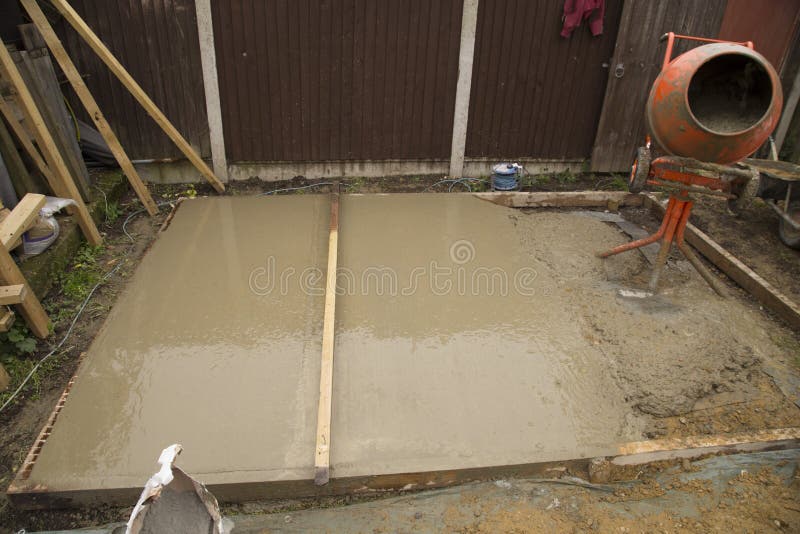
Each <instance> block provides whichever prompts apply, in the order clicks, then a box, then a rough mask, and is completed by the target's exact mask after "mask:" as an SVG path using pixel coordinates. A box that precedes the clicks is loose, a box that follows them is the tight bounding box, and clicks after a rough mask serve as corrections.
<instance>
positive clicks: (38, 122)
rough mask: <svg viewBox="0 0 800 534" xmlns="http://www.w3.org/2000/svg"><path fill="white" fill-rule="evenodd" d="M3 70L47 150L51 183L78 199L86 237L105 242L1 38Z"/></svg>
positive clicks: (0, 70) (77, 215)
mask: <svg viewBox="0 0 800 534" xmlns="http://www.w3.org/2000/svg"><path fill="white" fill-rule="evenodd" d="M0 73H2V75H3V77H4V78H6V80H8V82H10V83H11V86H12V87H13V88H14V90H15V91H16V94H17V99H18V102H19V104H20V107H21V108H22V112H23V113H24V115H25V120H26V121H28V123H29V125H30V127H31V128H32V129H33V131H34V134H35V136H36V143H37V144H38V145H39V149H40V150H41V151H42V153H43V154H44V159H45V160H46V161H47V167H48V168H49V169H50V170H51V171H52V173H51V175H50V178H52V180H51V181H50V187H51V188H52V189H53V192H54V193H55V194H56V195H57V196H59V197H63V198H71V199H73V200H74V201H75V204H76V206H75V207H74V209H72V210H71V212H72V213H73V214H74V215H75V218H76V220H77V222H78V225H79V226H80V228H81V230H82V231H83V235H84V236H86V241H88V242H89V243H90V244H92V245H99V244H100V243H102V242H103V238H102V237H101V236H100V232H99V231H98V230H97V226H96V225H95V224H94V220H93V219H92V216H91V215H90V214H89V210H88V209H87V208H86V204H84V203H83V199H82V198H81V194H80V192H79V191H78V188H77V186H76V185H75V182H74V181H73V180H72V177H71V176H70V175H69V171H68V170H67V166H66V164H65V163H64V158H63V157H62V156H61V153H60V152H59V151H58V148H57V147H56V144H55V141H54V140H53V137H52V135H51V134H50V132H49V131H48V129H47V125H46V124H45V122H44V119H43V118H42V115H41V113H40V112H39V109H38V108H37V107H36V103H35V102H34V100H33V96H32V95H31V93H30V91H29V90H28V88H27V87H26V86H25V82H24V81H23V80H22V76H21V75H20V73H19V70H17V66H16V65H15V64H14V60H13V59H12V58H11V54H9V52H8V49H7V48H6V46H5V43H3V42H2V41H0Z"/></svg>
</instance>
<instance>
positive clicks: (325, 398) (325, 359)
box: [314, 184, 339, 486]
mask: <svg viewBox="0 0 800 534" xmlns="http://www.w3.org/2000/svg"><path fill="white" fill-rule="evenodd" d="M338 190H339V185H338V184H336V186H334V193H332V194H331V219H330V232H329V235H328V272H327V278H326V283H325V313H324V317H323V323H322V359H321V363H320V379H319V405H318V407H317V408H318V409H317V444H316V448H315V454H314V483H315V484H316V485H318V486H322V485H325V484H327V483H328V481H329V480H330V468H331V401H332V397H333V344H334V329H335V327H334V323H335V317H336V268H337V265H338V250H339V192H338Z"/></svg>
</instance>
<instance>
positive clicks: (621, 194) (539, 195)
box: [466, 191, 645, 211]
mask: <svg viewBox="0 0 800 534" xmlns="http://www.w3.org/2000/svg"><path fill="white" fill-rule="evenodd" d="M466 194H468V195H473V196H475V197H477V198H480V199H482V200H488V201H489V202H493V203H495V204H499V205H501V206H506V207H508V208H600V207H605V208H607V209H609V210H612V211H615V210H617V209H618V208H620V207H622V206H641V205H642V203H643V202H644V198H645V197H644V196H642V195H639V194H636V193H628V192H627V191H559V192H549V191H532V192H522V191H509V192H504V193H498V192H494V193H466Z"/></svg>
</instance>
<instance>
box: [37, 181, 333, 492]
mask: <svg viewBox="0 0 800 534" xmlns="http://www.w3.org/2000/svg"><path fill="white" fill-rule="evenodd" d="M273 200H275V201H273ZM327 218H328V203H327V199H326V198H325V197H322V196H305V197H301V196H295V197H287V198H280V199H265V198H212V199H198V200H192V201H187V202H184V203H183V204H182V205H181V206H180V208H179V210H178V212H177V213H176V215H175V217H174V219H173V221H172V223H171V225H170V226H169V228H168V229H167V230H166V231H165V232H164V233H163V234H161V235H160V236H159V238H158V239H157V240H156V242H155V243H154V244H153V247H152V249H151V250H150V251H148V253H147V254H146V255H145V257H144V259H143V260H142V262H141V264H140V265H139V266H138V268H137V270H136V272H135V274H134V275H133V277H132V279H131V280H130V283H129V285H128V287H127V288H126V290H125V292H124V294H123V295H122V296H121V297H120V299H119V300H118V301H117V303H116V304H115V306H114V308H113V310H112V312H111V313H110V315H109V317H108V318H107V320H106V322H105V325H104V326H103V328H102V330H101V332H100V333H99V334H98V336H97V338H96V339H95V341H94V342H93V344H92V346H91V348H90V350H89V351H88V353H87V355H86V357H85V360H84V362H83V364H82V366H81V368H80V370H79V372H78V374H77V378H76V382H75V384H74V386H73V388H72V391H71V393H70V395H69V398H68V400H67V403H66V405H65V407H64V409H63V410H62V412H61V414H60V416H59V418H58V421H57V424H56V426H55V428H54V430H53V433H52V435H51V436H50V437H49V439H48V440H47V442H46V444H45V447H44V449H43V450H42V453H41V456H40V457H39V459H38V460H37V462H36V464H35V466H34V469H33V471H32V473H31V476H30V479H29V482H30V483H33V484H43V485H45V486H47V487H48V488H49V489H50V490H63V489H76V488H119V487H136V486H140V485H143V484H144V482H146V481H147V479H148V477H149V476H150V475H151V474H152V473H153V472H154V471H155V468H156V464H155V461H156V459H157V458H158V455H159V453H160V451H161V449H163V448H164V447H165V446H167V445H169V444H171V443H181V444H182V445H183V446H184V453H183V454H182V455H181V459H180V463H181V466H182V467H183V468H184V469H186V471H187V472H190V473H192V474H193V475H196V476H198V478H200V479H201V480H203V481H204V482H207V483H224V482H229V481H236V482H241V481H250V480H281V479H285V478H290V479H297V478H308V477H310V476H312V475H313V449H314V440H315V432H316V411H317V406H316V395H317V390H318V380H319V353H320V350H321V342H320V336H321V331H322V305H323V298H322V297H318V296H313V295H307V294H304V293H303V292H300V291H293V292H291V293H288V294H285V295H281V294H280V293H279V292H275V293H273V294H264V292H263V291H261V292H259V293H258V294H257V293H256V292H254V291H253V290H251V287H250V285H251V283H250V282H251V272H252V271H253V270H254V269H258V268H266V266H267V260H268V258H269V257H280V258H283V259H285V260H286V261H288V262H291V263H292V264H296V265H308V266H316V267H318V268H324V265H325V261H326V258H327ZM297 236H302V238H300V239H297V238H296V237H297ZM255 282H256V284H258V283H262V282H260V281H259V280H255Z"/></svg>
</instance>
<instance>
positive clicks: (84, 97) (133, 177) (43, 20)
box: [21, 0, 158, 216]
mask: <svg viewBox="0 0 800 534" xmlns="http://www.w3.org/2000/svg"><path fill="white" fill-rule="evenodd" d="M21 3H22V7H24V8H25V11H27V12H28V16H30V18H31V21H32V22H33V24H34V25H35V26H36V29H38V30H39V33H40V34H41V35H42V38H43V39H44V42H45V43H46V44H47V47H48V48H49V49H50V52H51V53H52V54H53V57H55V59H56V61H57V62H58V64H59V66H60V67H61V70H62V71H63V72H64V75H65V76H66V77H67V80H69V83H70V85H72V88H73V89H74V90H75V94H77V95H78V98H79V99H80V101H81V103H82V104H83V107H84V108H85V109H86V112H87V113H88V114H89V116H90V117H91V118H92V121H93V122H94V124H95V126H97V130H98V131H99V132H100V135H102V136H103V139H105V141H106V144H108V148H109V149H110V150H111V153H112V154H114V158H116V160H117V163H119V166H120V167H121V168H122V171H123V172H124V173H125V176H127V177H128V182H130V184H131V187H133V190H134V191H135V192H136V196H138V197H139V200H141V201H142V204H143V205H144V208H145V209H146V210H147V213H149V214H150V216H153V215H155V214H156V213H158V207H157V206H156V203H155V202H154V201H153V197H152V196H151V195H150V191H148V189H147V186H146V185H145V184H144V182H142V179H141V177H140V176H139V173H138V172H136V169H135V168H134V166H133V163H131V160H130V158H128V154H127V153H126V152H125V149H123V148H122V144H121V143H120V142H119V139H117V136H116V134H115V133H114V130H112V129H111V126H110V125H109V124H108V121H107V120H106V118H105V117H104V116H103V113H102V112H101V111H100V107H99V106H98V105H97V101H96V100H95V99H94V96H92V93H91V92H90V91H89V88H88V87H87V86H86V83H85V82H84V81H83V78H82V77H81V75H80V72H78V69H77V68H76V67H75V64H74V63H73V62H72V59H70V57H69V54H67V50H66V49H65V48H64V45H63V44H61V41H60V40H59V38H58V36H57V35H56V32H55V31H53V27H52V26H50V22H49V21H48V20H47V17H46V16H45V14H44V13H43V12H42V10H41V8H40V7H39V4H37V3H36V1H35V0H21Z"/></svg>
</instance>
